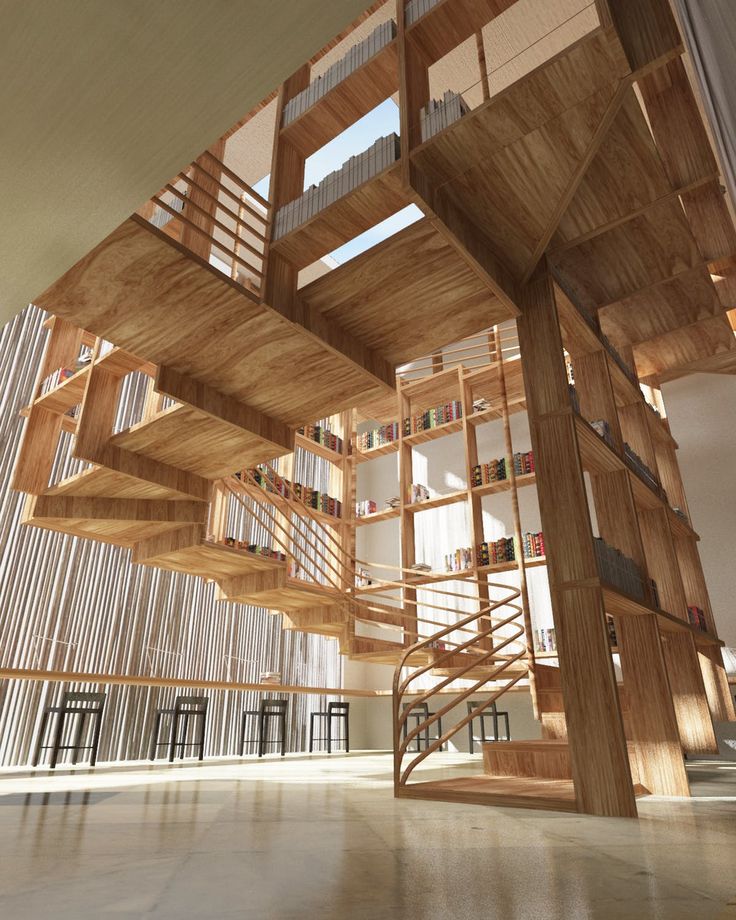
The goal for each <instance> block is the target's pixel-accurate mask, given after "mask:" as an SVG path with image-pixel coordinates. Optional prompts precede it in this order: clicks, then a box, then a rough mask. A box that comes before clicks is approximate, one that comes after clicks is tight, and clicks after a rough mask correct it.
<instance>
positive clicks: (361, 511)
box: [355, 498, 378, 517]
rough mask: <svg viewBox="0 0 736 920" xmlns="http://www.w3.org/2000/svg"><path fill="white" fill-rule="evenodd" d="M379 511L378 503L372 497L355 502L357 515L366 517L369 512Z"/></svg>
mask: <svg viewBox="0 0 736 920" xmlns="http://www.w3.org/2000/svg"><path fill="white" fill-rule="evenodd" d="M377 511H378V505H377V504H376V503H375V502H374V501H373V500H372V499H370V498H365V499H363V501H362V502H356V504H355V516H356V517H365V516H366V515H367V514H375V513H376V512H377Z"/></svg>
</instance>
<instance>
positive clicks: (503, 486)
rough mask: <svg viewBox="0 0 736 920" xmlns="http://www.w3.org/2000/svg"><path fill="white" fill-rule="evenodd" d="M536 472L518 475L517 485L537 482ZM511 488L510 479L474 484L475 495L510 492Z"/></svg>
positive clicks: (519, 486) (531, 484)
mask: <svg viewBox="0 0 736 920" xmlns="http://www.w3.org/2000/svg"><path fill="white" fill-rule="evenodd" d="M536 481H537V474H536V473H521V474H520V475H517V477H516V487H517V488H519V489H521V488H523V487H524V486H533V485H535V484H536ZM510 488H511V482H510V480H508V479H499V480H497V481H496V482H485V483H483V485H482V486H473V488H472V490H471V491H472V493H473V495H481V496H483V495H495V494H496V493H498V492H508V491H509V489H510Z"/></svg>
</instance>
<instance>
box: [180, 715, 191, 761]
mask: <svg viewBox="0 0 736 920" xmlns="http://www.w3.org/2000/svg"><path fill="white" fill-rule="evenodd" d="M182 720H183V722H184V725H183V727H182V732H181V741H180V742H179V757H181V759H182V760H184V758H185V757H186V754H187V738H188V737H189V713H188V712H183V713H182Z"/></svg>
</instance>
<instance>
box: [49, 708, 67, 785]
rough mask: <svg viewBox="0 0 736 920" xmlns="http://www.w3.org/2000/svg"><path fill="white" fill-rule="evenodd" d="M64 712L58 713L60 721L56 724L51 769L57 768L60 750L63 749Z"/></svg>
mask: <svg viewBox="0 0 736 920" xmlns="http://www.w3.org/2000/svg"><path fill="white" fill-rule="evenodd" d="M64 715H65V713H64V711H63V710H62V711H61V712H59V713H57V717H58V721H57V723H56V731H55V732H54V747H53V750H52V751H51V764H50V766H51V769H52V770H54V769H55V768H56V762H57V761H58V759H59V748H60V747H61V740H62V734H63V732H64Z"/></svg>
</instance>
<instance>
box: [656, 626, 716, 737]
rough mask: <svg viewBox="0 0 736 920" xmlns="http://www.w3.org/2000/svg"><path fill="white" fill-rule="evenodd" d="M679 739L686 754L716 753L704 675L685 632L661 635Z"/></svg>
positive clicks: (690, 639) (690, 638) (693, 646)
mask: <svg viewBox="0 0 736 920" xmlns="http://www.w3.org/2000/svg"><path fill="white" fill-rule="evenodd" d="M662 647H663V650H664V657H665V661H666V663H667V673H668V675H669V680H670V687H671V689H672V698H673V701H674V704H675V714H676V716H677V725H678V728H679V732H680V740H681V741H682V746H683V748H684V750H685V753H686V754H717V753H718V741H717V740H716V735H715V732H714V730H713V722H712V719H711V714H710V709H709V707H708V697H707V696H706V693H705V685H704V683H703V674H702V672H701V670H700V665H699V663H698V652H697V648H696V646H695V641H694V640H693V637H692V636H691V635H690V634H688V633H684V632H667V633H663V634H662Z"/></svg>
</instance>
